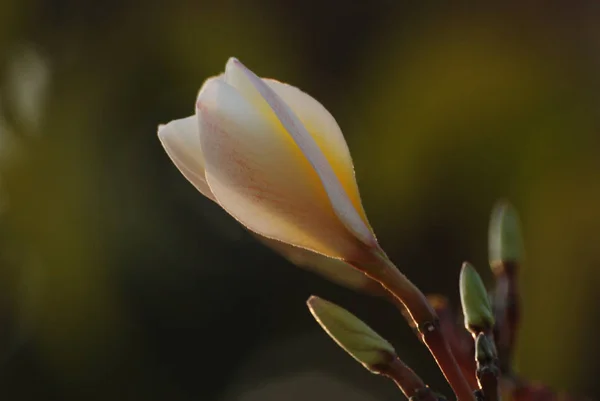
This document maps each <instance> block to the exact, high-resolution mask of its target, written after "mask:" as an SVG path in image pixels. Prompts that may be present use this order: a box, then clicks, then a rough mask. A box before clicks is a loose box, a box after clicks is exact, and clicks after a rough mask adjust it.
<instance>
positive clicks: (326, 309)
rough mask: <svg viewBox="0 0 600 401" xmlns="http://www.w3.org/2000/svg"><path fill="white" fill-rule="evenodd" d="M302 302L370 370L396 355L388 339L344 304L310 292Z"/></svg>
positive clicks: (384, 363)
mask: <svg viewBox="0 0 600 401" xmlns="http://www.w3.org/2000/svg"><path fill="white" fill-rule="evenodd" d="M306 303H307V305H308V308H309V310H310V312H311V314H312V315H313V317H314V318H315V320H316V321H317V323H319V325H320V326H321V327H322V328H323V330H325V332H326V333H327V334H328V335H329V336H330V337H331V338H332V339H333V340H334V341H335V342H336V343H337V344H338V345H339V346H340V347H341V348H343V349H344V350H345V351H346V352H347V353H348V354H350V356H352V357H353V358H354V359H355V360H356V361H358V362H359V363H360V364H362V365H363V366H364V367H365V368H366V369H367V370H369V371H371V372H372V373H379V370H378V368H377V367H378V366H381V365H386V364H388V363H389V362H390V361H391V360H392V359H393V358H394V357H395V356H396V351H395V350H394V347H393V346H392V345H391V344H390V343H389V342H388V341H386V340H385V339H384V338H382V337H381V336H380V335H379V334H377V333H376V332H375V331H374V330H373V329H371V328H370V327H369V326H367V325H366V324H365V323H364V322H363V321H361V320H360V319H358V318H357V317H356V316H354V315H353V314H351V313H350V312H348V311H347V310H345V309H344V308H342V307H340V306H338V305H336V304H334V303H332V302H329V301H326V300H324V299H322V298H319V297H317V296H314V295H313V296H311V297H310V298H308V300H307V301H306Z"/></svg>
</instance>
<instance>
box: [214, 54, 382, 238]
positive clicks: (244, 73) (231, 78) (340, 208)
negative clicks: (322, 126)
mask: <svg viewBox="0 0 600 401" xmlns="http://www.w3.org/2000/svg"><path fill="white" fill-rule="evenodd" d="M225 80H226V81H227V82H228V83H231V84H232V85H234V86H235V87H236V89H238V90H239V91H240V93H242V94H243V95H244V96H245V97H246V99H247V100H248V101H249V102H251V103H252V104H253V105H255V106H256V107H257V108H258V109H259V110H260V111H263V108H264V103H265V102H261V100H260V97H262V99H264V101H266V103H267V104H268V106H269V107H270V108H271V110H272V111H273V112H274V114H275V116H276V117H277V119H278V120H279V121H280V123H281V124H282V125H283V127H285V129H286V130H287V132H288V133H289V135H290V136H291V137H292V138H293V141H294V142H295V143H296V144H297V145H298V147H299V148H300V149H301V151H302V153H303V154H304V156H305V157H306V159H307V160H308V161H309V162H310V164H311V166H312V167H313V169H314V170H315V171H316V172H317V174H318V176H319V179H320V181H321V183H322V185H323V187H324V188H325V191H326V193H327V195H328V198H329V200H330V202H331V205H332V206H333V209H334V210H335V213H336V215H337V216H338V218H339V219H340V220H341V221H342V223H343V224H344V225H345V226H346V227H347V228H348V229H349V230H350V231H351V232H352V233H354V235H356V237H357V238H359V239H360V240H361V241H362V242H363V243H365V244H367V245H369V246H372V247H376V246H377V241H376V239H375V236H374V235H373V232H372V231H371V229H370V227H369V226H368V224H366V223H365V221H364V220H363V218H362V217H361V215H360V212H359V211H358V210H357V209H356V208H355V206H354V205H353V203H352V201H351V199H350V197H349V196H348V193H346V190H345V189H344V187H343V185H342V183H341V182H340V180H339V179H338V177H337V175H336V173H335V172H334V170H333V168H332V166H331V164H330V163H329V161H328V160H327V158H326V157H325V155H324V154H323V151H322V150H321V148H320V147H319V145H318V144H317V142H316V141H315V139H314V138H313V137H312V136H311V135H310V134H309V133H308V131H307V130H306V128H305V127H304V125H303V124H302V122H301V121H300V120H299V119H298V117H297V116H296V115H295V114H294V112H293V111H292V110H291V109H290V107H289V106H288V105H287V104H286V103H285V102H284V101H283V100H282V99H281V98H280V97H279V96H278V95H277V93H275V91H273V89H271V88H270V87H269V85H267V84H265V82H264V81H263V80H261V79H260V78H259V77H257V76H256V75H255V74H254V73H253V72H252V71H250V70H249V69H247V68H246V67H245V66H244V65H243V64H242V63H241V62H239V61H238V60H237V59H234V58H231V59H230V60H229V61H228V62H227V66H226V71H225ZM249 84H250V85H249ZM252 87H253V88H252ZM256 92H258V94H259V95H260V96H258V95H257V94H256ZM263 114H267V115H268V113H263Z"/></svg>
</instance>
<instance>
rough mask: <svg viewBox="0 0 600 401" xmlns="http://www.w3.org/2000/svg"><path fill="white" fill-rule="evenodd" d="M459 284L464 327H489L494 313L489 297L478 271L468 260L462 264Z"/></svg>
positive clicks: (473, 328)
mask: <svg viewBox="0 0 600 401" xmlns="http://www.w3.org/2000/svg"><path fill="white" fill-rule="evenodd" d="M459 286H460V301H461V304H462V309H463V315H464V318H465V327H466V328H467V329H468V330H471V331H479V330H485V329H491V328H492V327H493V326H494V314H493V311H492V306H491V304H490V299H489V296H488V293H487V290H486V288H485V285H484V284H483V281H482V280H481V277H480V276H479V273H477V270H475V268H474V267H473V265H471V264H470V263H469V262H464V263H463V265H462V268H461V270H460V277H459Z"/></svg>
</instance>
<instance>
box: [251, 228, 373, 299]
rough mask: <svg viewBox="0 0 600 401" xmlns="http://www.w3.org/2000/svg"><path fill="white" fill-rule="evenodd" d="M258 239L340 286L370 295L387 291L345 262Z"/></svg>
mask: <svg viewBox="0 0 600 401" xmlns="http://www.w3.org/2000/svg"><path fill="white" fill-rule="evenodd" d="M256 238H257V239H258V240H259V241H260V242H262V243H263V244H265V245H266V246H268V247H269V248H271V249H272V250H274V251H275V252H277V253H278V254H280V255H281V256H283V257H284V258H286V259H287V260H289V261H290V262H291V263H293V264H295V265H296V266H299V267H302V268H304V269H306V270H309V271H311V272H313V273H317V274H319V275H321V276H322V277H324V278H326V279H328V280H329V281H332V282H334V283H336V284H338V285H341V286H343V287H346V288H350V289H352V290H358V291H362V292H365V293H368V294H376V295H381V294H383V293H384V291H385V290H384V289H383V287H382V286H381V284H379V283H378V282H377V281H375V280H373V279H371V278H370V277H369V276H367V275H366V274H364V273H363V272H361V271H360V270H358V269H355V268H354V267H352V266H351V265H349V264H348V263H346V262H344V261H343V260H339V259H333V258H330V257H327V256H324V255H321V254H318V253H315V252H312V251H309V250H306V249H304V248H299V247H297V246H293V245H289V244H286V243H284V242H281V241H277V240H273V239H269V238H266V237H262V236H260V235H256Z"/></svg>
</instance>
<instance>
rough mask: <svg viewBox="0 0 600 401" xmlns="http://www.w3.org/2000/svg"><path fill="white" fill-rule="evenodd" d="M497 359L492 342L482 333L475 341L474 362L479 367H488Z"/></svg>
mask: <svg viewBox="0 0 600 401" xmlns="http://www.w3.org/2000/svg"><path fill="white" fill-rule="evenodd" d="M496 358H497V354H496V346H495V345H494V342H493V341H492V340H491V339H490V338H489V337H488V336H486V335H485V334H484V333H479V334H478V335H477V338H476V339H475V360H476V361H477V363H478V364H480V365H489V364H491V363H492V362H493V361H494V359H496Z"/></svg>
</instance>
